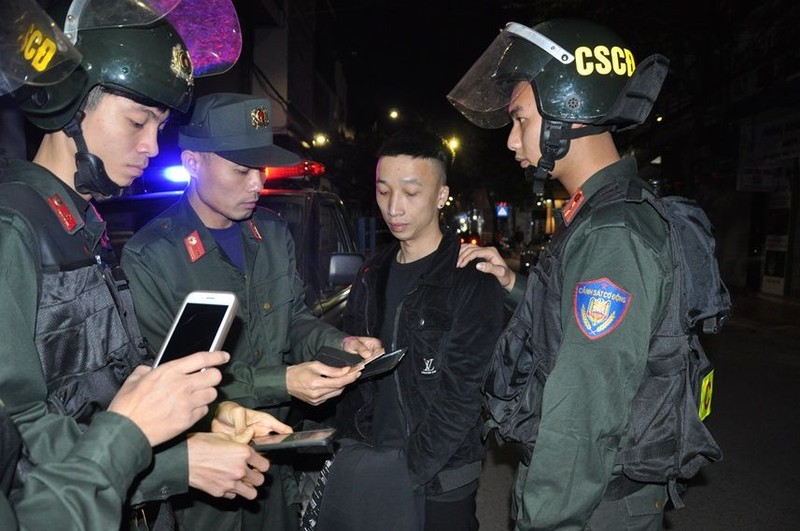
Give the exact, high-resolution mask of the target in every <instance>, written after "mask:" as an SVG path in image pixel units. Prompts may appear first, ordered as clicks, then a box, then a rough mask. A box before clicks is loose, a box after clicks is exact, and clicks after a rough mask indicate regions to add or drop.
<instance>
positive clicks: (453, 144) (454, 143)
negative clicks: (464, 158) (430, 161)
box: [447, 136, 461, 154]
mask: <svg viewBox="0 0 800 531" xmlns="http://www.w3.org/2000/svg"><path fill="white" fill-rule="evenodd" d="M447 145H448V146H450V149H451V150H453V154H455V152H456V150H457V149H458V148H459V147H460V146H461V141H460V140H459V139H458V137H455V136H452V137H450V138H448V139H447Z"/></svg>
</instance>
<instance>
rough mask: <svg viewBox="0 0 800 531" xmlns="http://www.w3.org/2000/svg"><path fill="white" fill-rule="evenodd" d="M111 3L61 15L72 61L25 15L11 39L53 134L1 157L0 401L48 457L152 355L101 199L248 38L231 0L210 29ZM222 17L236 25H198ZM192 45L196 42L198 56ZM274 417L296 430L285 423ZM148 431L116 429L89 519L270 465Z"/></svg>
mask: <svg viewBox="0 0 800 531" xmlns="http://www.w3.org/2000/svg"><path fill="white" fill-rule="evenodd" d="M97 4H99V3H92V4H88V3H87V2H82V1H76V2H73V3H71V4H69V5H67V4H63V5H59V6H56V8H55V9H54V10H53V11H52V12H51V13H52V15H53V18H54V20H57V21H63V30H64V35H65V36H66V38H67V39H69V41H70V43H71V44H72V45H73V47H74V51H75V52H77V57H79V60H76V59H75V57H76V56H75V55H73V56H72V57H71V58H69V59H68V60H63V53H62V51H61V50H67V49H69V48H68V47H65V46H64V45H63V43H62V44H61V45H57V44H56V43H55V42H54V40H53V39H52V38H51V36H52V35H53V34H54V32H53V31H48V30H52V29H53V27H47V26H46V25H45V26H41V27H39V26H37V25H36V23H31V24H30V25H28V24H27V22H26V23H25V25H24V26H23V27H21V28H16V27H15V28H14V29H15V30H16V29H20V31H19V32H17V33H12V34H11V37H12V38H15V37H16V36H17V35H19V38H18V39H17V38H15V44H16V46H13V47H10V49H11V53H12V54H15V56H19V58H20V59H21V60H22V62H23V63H25V65H26V67H25V68H21V69H14V68H8V69H4V74H3V78H2V88H3V89H5V90H8V89H16V90H15V92H14V96H15V98H16V100H17V102H18V103H19V106H20V108H21V109H22V111H23V112H24V113H25V114H26V116H27V117H28V118H29V119H30V120H31V122H32V123H34V124H35V125H37V126H38V127H40V128H41V129H43V130H44V131H45V134H44V138H43V140H42V142H41V145H40V147H39V149H38V151H37V152H36V155H35V157H34V160H33V162H32V163H31V162H26V161H20V160H12V161H7V160H4V161H2V162H1V163H0V261H2V266H1V267H2V270H3V272H4V274H3V277H2V279H1V280H0V294H1V295H2V298H3V301H4V304H3V306H2V309H0V336H2V337H3V344H2V346H0V352H1V354H0V355H1V356H2V358H3V360H4V362H5V363H3V367H2V368H0V397H2V399H3V401H4V403H5V406H6V411H7V412H8V413H9V415H10V416H11V418H12V420H13V421H14V422H15V423H16V425H17V426H19V428H20V431H21V433H22V436H23V439H24V442H25V445H26V447H27V453H28V456H29V457H30V460H31V461H32V462H33V463H35V464H36V465H40V466H47V465H51V464H53V463H57V462H61V461H65V460H66V459H68V456H70V455H71V453H72V452H74V451H75V449H76V448H77V447H78V444H79V441H78V439H79V438H81V433H82V432H84V431H85V430H87V426H89V424H90V423H91V424H92V425H94V422H95V419H97V418H98V417H100V416H102V412H103V411H104V410H106V409H107V408H108V407H109V405H110V404H111V403H112V399H114V397H115V395H117V393H118V390H119V388H120V385H121V384H122V383H123V381H124V380H125V379H126V377H127V376H128V375H129V374H130V373H131V372H132V371H133V370H134V368H135V367H136V366H138V365H141V364H145V365H149V364H150V363H151V362H152V357H151V354H152V352H151V350H150V348H148V346H147V345H146V343H145V341H143V339H142V334H141V332H140V330H139V326H138V324H137V322H136V320H135V317H134V311H133V307H132V302H131V298H130V294H129V290H128V285H127V279H126V278H125V275H124V273H123V271H122V269H121V268H120V267H119V265H118V263H117V260H116V257H115V256H114V254H113V252H112V251H111V248H110V246H109V245H108V241H107V238H106V237H105V234H104V229H105V225H104V223H103V221H102V220H101V219H100V217H99V215H98V214H97V213H96V211H95V210H94V208H93V206H92V204H91V202H90V200H91V199H92V198H94V199H104V198H107V197H110V196H114V195H118V194H119V193H120V192H121V191H122V190H123V189H124V188H125V187H126V186H129V185H130V184H131V182H133V180H135V179H136V178H137V177H139V176H140V175H141V174H142V172H143V171H144V169H145V168H146V167H147V165H148V161H149V159H150V158H152V157H154V156H155V155H156V154H157V153H158V139H157V136H158V133H159V131H160V130H161V128H162V127H163V125H164V123H165V121H166V120H167V118H168V116H169V114H170V112H171V110H177V111H185V110H187V109H188V107H189V104H190V101H191V96H192V89H193V84H194V77H195V75H196V74H197V73H198V72H200V71H201V70H202V72H204V73H215V72H218V71H220V70H222V69H224V68H225V67H226V64H227V66H229V65H230V64H232V62H234V61H235V60H236V58H237V57H238V53H239V49H240V45H241V40H240V37H239V35H238V22H237V21H236V14H235V11H233V8H232V5H231V4H230V0H219V1H215V2H211V3H209V2H208V1H206V2H203V6H204V7H205V8H206V9H209V12H213V13H215V14H216V15H217V16H218V17H220V18H218V19H217V21H220V19H223V18H225V16H226V15H227V19H226V23H225V24H220V25H219V26H215V27H212V28H203V27H201V26H198V25H193V24H188V25H187V24H183V25H182V24H181V22H182V21H185V20H186V11H182V10H184V9H188V10H191V9H192V8H191V6H188V7H187V6H185V4H186V2H184V3H183V4H179V0H173V1H167V2H161V1H159V2H150V3H148V2H146V1H137V2H130V1H127V0H117V1H113V0H109V1H106V2H103V3H102V6H99V7H98V6H97ZM29 12H30V11H26V10H23V11H22V13H23V15H26V14H28V13H29ZM11 21H12V24H15V23H20V21H26V19H25V18H24V16H22V17H18V18H12V19H11ZM178 28H181V29H182V31H178ZM219 28H222V32H223V33H224V35H222V37H220V36H219V35H210V34H197V33H192V31H190V30H194V31H195V32H203V31H206V30H208V31H212V32H213V31H215V30H217V29H219ZM187 43H194V48H192V50H191V52H190V50H189V48H188V47H187ZM204 46H205V48H204ZM209 48H212V49H210V50H209ZM198 58H199V59H200V61H198ZM208 58H210V59H209V60H208V61H206V64H201V63H203V61H204V60H206V59H208ZM193 62H194V64H193ZM28 67H30V68H28ZM31 69H32V70H33V71H34V72H35V75H34V74H33V73H31V72H30V70H31ZM156 348H157V346H156ZM218 357H219V356H218ZM223 357H224V356H223ZM219 361H221V360H218V361H217V362H215V364H216V363H219ZM156 371H157V370H156ZM156 371H154V373H155V372H156ZM211 372H212V373H214V372H216V371H211ZM174 391H175V392H178V391H179V389H175V390H174ZM174 406H175V407H177V406H178V404H177V403H175V404H174ZM272 421H274V419H272ZM186 425H188V424H186ZM271 427H272V428H274V429H277V430H282V431H286V430H288V427H286V426H285V425H283V424H281V423H279V422H277V421H274V424H272V426H271ZM140 438H141V436H140ZM168 438H169V437H164V438H162V439H160V440H159V441H155V442H161V441H163V440H167V439H168ZM136 442H137V441H136V440H135V439H134V438H133V437H131V438H130V440H121V441H118V444H120V445H122V446H123V449H124V448H128V449H129V450H130V451H129V452H125V454H126V455H130V457H129V458H127V459H122V460H120V461H119V462H118V465H117V464H116V463H115V466H117V468H116V469H115V470H113V471H112V472H113V474H112V478H111V479H113V481H110V484H109V485H108V486H107V487H106V488H105V490H103V489H99V492H100V494H98V497H97V499H96V503H97V507H96V510H95V511H94V512H92V513H91V516H92V518H87V519H86V520H85V522H83V523H84V524H87V525H89V524H88V523H89V522H95V523H96V524H97V528H104V527H106V526H105V525H103V524H100V523H99V522H102V521H103V520H102V517H103V515H104V514H105V512H106V511H109V510H112V511H113V510H114V509H113V508H114V506H115V505H114V504H115V502H114V499H115V496H116V498H118V499H121V500H126V499H127V502H128V504H129V505H130V507H131V508H132V509H131V511H130V512H131V521H132V524H133V526H134V527H140V526H141V527H144V528H149V529H159V528H162V527H161V526H164V528H169V527H170V526H171V524H172V515H171V510H169V507H168V505H166V504H156V505H153V504H144V503H143V502H146V501H150V500H165V499H166V498H168V497H170V496H172V495H173V494H177V493H181V492H185V491H187V490H188V487H189V486H193V487H195V488H198V489H200V490H202V491H204V492H206V493H208V494H210V495H212V496H225V497H228V498H233V497H235V496H238V495H241V496H245V497H248V498H252V497H254V496H255V488H254V486H257V485H259V484H260V483H261V482H262V481H263V472H264V471H265V470H266V469H267V467H268V465H269V463H268V461H267V460H266V459H264V458H263V457H262V456H260V455H258V454H257V453H255V452H253V451H252V449H251V448H250V447H249V446H248V445H247V444H243V443H242V442H237V441H235V440H233V439H232V438H230V437H227V436H223V435H220V434H209V433H199V434H195V435H194V436H192V437H190V438H189V439H188V440H183V441H180V442H177V443H174V444H171V445H169V447H167V448H164V447H162V449H160V450H159V451H158V452H157V453H156V455H155V458H154V459H153V458H152V456H151V455H150V453H149V452H147V453H146V454H143V453H142V451H140V449H138V447H137V446H135V445H136ZM139 442H141V441H139ZM151 442H153V441H151ZM245 442H246V441H245ZM97 451H98V452H102V449H101V448H98V450H97ZM102 457H103V456H101V455H99V454H98V455H96V456H93V455H89V456H87V459H95V460H97V459H101V458H102ZM151 459H153V463H152V465H151V466H150V468H149V469H148V470H149V471H148V472H147V473H145V474H143V475H141V476H139V478H138V481H136V482H134V483H133V486H132V487H131V488H130V489H128V485H129V484H130V483H131V480H132V479H133V476H134V475H135V473H136V472H138V471H139V470H141V469H142V468H145V467H147V465H148V463H150V460H151ZM128 460H130V461H131V462H128ZM106 491H108V493H109V494H108V496H106V495H105V493H106ZM117 511H118V509H117ZM90 512H91V511H90ZM95 517H96V518H95ZM64 524H65V525H66V523H65V522H64ZM89 527H94V526H93V525H89Z"/></svg>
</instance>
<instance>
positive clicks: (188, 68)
mask: <svg viewBox="0 0 800 531" xmlns="http://www.w3.org/2000/svg"><path fill="white" fill-rule="evenodd" d="M169 68H170V70H172V73H173V74H175V77H177V78H179V79H182V80H184V81H186V82H187V83H188V84H189V85H194V76H193V74H192V59H191V57H189V52H188V51H187V50H186V48H184V47H183V46H181V45H180V44H176V45H175V46H173V47H172V62H171V63H170V65H169Z"/></svg>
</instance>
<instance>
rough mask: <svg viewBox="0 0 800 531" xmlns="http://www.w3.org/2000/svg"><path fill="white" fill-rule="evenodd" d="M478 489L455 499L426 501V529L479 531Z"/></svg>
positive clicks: (433, 530) (431, 530)
mask: <svg viewBox="0 0 800 531" xmlns="http://www.w3.org/2000/svg"><path fill="white" fill-rule="evenodd" d="M477 494H478V493H477V491H473V492H471V493H470V494H469V495H467V496H466V497H464V498H461V499H457V500H453V501H438V500H426V501H425V531H478V517H477V516H475V511H476V509H477V504H476V503H475V497H476V496H477Z"/></svg>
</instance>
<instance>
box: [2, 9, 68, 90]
mask: <svg viewBox="0 0 800 531" xmlns="http://www.w3.org/2000/svg"><path fill="white" fill-rule="evenodd" d="M0 21H3V22H2V24H3V25H5V24H9V25H10V31H7V32H6V31H3V33H4V34H5V35H7V36H8V37H10V38H7V37H3V38H0V95H2V94H6V93H8V92H12V91H14V90H16V89H18V88H19V87H21V86H22V85H25V84H28V85H49V84H54V83H58V82H60V81H62V80H63V79H64V78H66V77H67V76H68V75H69V74H70V73H71V72H72V71H73V70H75V68H76V67H77V66H78V65H79V64H80V62H81V54H80V52H79V51H78V50H77V49H75V47H74V46H72V45H71V44H70V43H69V41H68V40H67V38H66V37H65V36H64V34H63V33H62V32H61V30H60V29H59V28H58V25H56V24H55V23H54V22H53V19H51V18H50V17H49V16H48V15H47V14H46V13H45V12H44V11H43V10H42V9H41V8H40V7H39V6H38V5H37V3H36V0H15V1H13V2H11V1H9V2H3V3H1V4H0Z"/></svg>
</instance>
